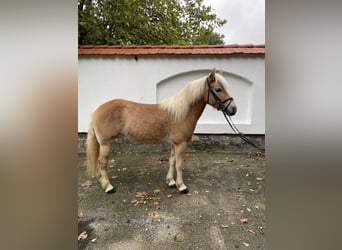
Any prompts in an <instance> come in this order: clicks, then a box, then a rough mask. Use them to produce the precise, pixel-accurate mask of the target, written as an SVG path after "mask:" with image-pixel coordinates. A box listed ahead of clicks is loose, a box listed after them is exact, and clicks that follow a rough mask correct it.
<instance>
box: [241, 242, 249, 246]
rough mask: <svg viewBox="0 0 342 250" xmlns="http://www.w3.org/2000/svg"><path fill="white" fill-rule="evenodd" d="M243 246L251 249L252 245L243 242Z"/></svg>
mask: <svg viewBox="0 0 342 250" xmlns="http://www.w3.org/2000/svg"><path fill="white" fill-rule="evenodd" d="M242 244H243V245H244V246H245V247H249V246H250V244H249V243H247V242H242Z"/></svg>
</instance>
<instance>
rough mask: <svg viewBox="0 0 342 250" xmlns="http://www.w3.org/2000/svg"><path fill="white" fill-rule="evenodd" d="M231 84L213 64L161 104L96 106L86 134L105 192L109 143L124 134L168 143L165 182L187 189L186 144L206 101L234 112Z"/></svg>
mask: <svg viewBox="0 0 342 250" xmlns="http://www.w3.org/2000/svg"><path fill="white" fill-rule="evenodd" d="M227 88H228V86H227V82H226V80H225V79H224V78H223V76H222V71H220V72H216V71H215V68H214V69H213V70H212V71H211V72H210V74H209V75H208V76H206V77H203V78H201V79H198V80H194V81H191V82H189V83H188V84H187V85H186V86H185V87H184V88H183V89H182V90H180V91H179V92H178V93H177V94H175V95H173V96H171V97H169V98H167V99H165V100H163V101H162V102H161V103H159V104H142V103H136V102H131V101H128V100H123V99H114V100H111V101H109V102H106V103H104V104H102V105H101V106H99V107H97V108H96V109H95V110H94V112H93V113H92V116H91V122H90V127H89V131H88V136H87V172H88V175H89V176H98V177H100V179H99V181H100V183H101V186H102V188H103V189H104V191H105V192H110V191H112V190H113V186H112V185H111V184H110V182H109V179H108V176H107V170H106V169H107V163H108V156H109V153H110V146H111V143H112V142H113V139H115V138H116V137H117V136H118V135H119V134H121V135H124V136H126V137H128V138H129V139H132V140H135V141H138V142H142V143H150V144H156V143H166V142H167V143H170V144H171V156H170V161H169V163H170V167H169V170H168V173H167V175H166V182H167V183H168V185H169V186H170V187H171V186H175V185H176V186H177V188H178V190H179V191H180V192H186V191H187V187H186V185H185V184H184V182H183V174H182V171H183V160H184V153H185V147H186V145H187V142H189V141H190V139H191V137H192V134H193V132H194V130H195V127H196V124H197V121H198V119H199V118H200V116H201V114H202V112H203V110H204V108H205V106H206V104H209V105H211V106H213V107H214V108H216V109H218V110H220V111H223V112H225V113H226V114H228V115H234V114H235V113H236V104H235V102H234V100H233V98H232V97H231V96H230V95H229V94H228V89H227ZM175 170H176V181H175V179H174V177H175Z"/></svg>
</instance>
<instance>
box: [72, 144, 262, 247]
mask: <svg viewBox="0 0 342 250" xmlns="http://www.w3.org/2000/svg"><path fill="white" fill-rule="evenodd" d="M168 148H169V147H168V146H165V145H162V146H160V147H158V146H150V145H139V144H134V143H133V144H131V143H118V146H117V149H116V150H115V151H113V152H112V153H111V155H110V159H111V162H110V164H109V165H110V167H109V168H108V174H109V177H110V178H111V182H112V184H113V186H114V187H115V189H116V192H115V193H112V194H106V193H104V191H102V189H101V188H100V185H99V183H98V181H97V180H96V179H91V178H89V177H87V176H86V174H85V170H86V165H85V162H86V156H85V153H83V152H81V153H79V177H78V199H79V200H78V203H79V208H78V211H79V219H78V231H79V235H80V234H82V233H83V235H85V237H83V239H82V238H80V237H79V238H80V239H79V241H78V243H79V244H78V246H79V249H125V250H126V249H141V250H144V249H264V244H265V237H264V231H265V197H264V191H265V185H264V184H265V183H264V178H265V158H264V154H263V153H261V152H259V151H257V150H254V149H253V148H250V147H248V146H247V145H242V146H241V145H240V146H239V145H238V146H236V145H231V144H229V143H228V144H226V145H223V146H222V144H218V143H209V144H208V143H201V142H195V143H190V144H189V146H188V148H187V152H186V153H187V155H186V158H185V170H184V173H183V176H184V182H185V184H186V185H187V186H188V188H189V193H188V194H181V193H179V192H178V191H177V189H172V188H169V187H167V185H166V183H165V176H166V174H167V170H168V160H167V159H168V155H169V150H168ZM113 149H115V147H113ZM114 159H115V160H114ZM89 180H90V181H91V182H89ZM87 181H88V182H87ZM85 183H86V184H85ZM84 232H85V233H84Z"/></svg>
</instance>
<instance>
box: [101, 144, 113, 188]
mask: <svg viewBox="0 0 342 250" xmlns="http://www.w3.org/2000/svg"><path fill="white" fill-rule="evenodd" d="M109 151H110V145H101V146H100V152H99V158H98V161H99V165H100V175H101V177H100V180H99V181H100V183H101V186H102V188H103V190H104V191H105V192H106V193H109V192H112V191H113V189H114V188H113V186H112V185H111V184H110V181H109V179H108V175H107V164H108V157H109Z"/></svg>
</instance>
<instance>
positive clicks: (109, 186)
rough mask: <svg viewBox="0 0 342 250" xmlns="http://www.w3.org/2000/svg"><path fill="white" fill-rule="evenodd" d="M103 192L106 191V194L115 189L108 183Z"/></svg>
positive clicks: (113, 191)
mask: <svg viewBox="0 0 342 250" xmlns="http://www.w3.org/2000/svg"><path fill="white" fill-rule="evenodd" d="M105 192H106V193H107V194H111V193H115V189H114V187H113V186H112V185H110V184H109V185H108V186H107V188H106V190H105Z"/></svg>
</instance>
